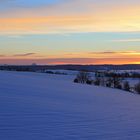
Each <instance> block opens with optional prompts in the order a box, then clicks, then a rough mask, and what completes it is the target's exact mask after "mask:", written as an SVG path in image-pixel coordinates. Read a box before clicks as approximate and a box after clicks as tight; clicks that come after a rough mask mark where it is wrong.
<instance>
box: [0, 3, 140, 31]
mask: <svg viewBox="0 0 140 140" xmlns="http://www.w3.org/2000/svg"><path fill="white" fill-rule="evenodd" d="M74 4H76V5H78V4H79V1H75V2H74V1H72V2H69V3H65V4H62V5H56V6H53V7H51V8H50V7H41V8H35V9H30V10H28V9H24V11H20V10H19V11H16V13H17V15H18V16H13V17H11V18H6V16H5V18H0V34H33V33H36V34H47V33H71V32H72V33H74V32H112V31H114V32H123V31H140V6H139V5H131V6H130V5H129V6H112V7H108V6H104V7H102V5H97V6H96V5H95V6H94V5H89V4H88V3H87V2H86V1H82V2H81V3H80V6H81V7H82V9H83V11H82V9H81V11H82V12H81V11H80V10H79V12H76V10H74V12H73V11H72V10H71V9H73V7H74ZM66 7H67V8H68V10H66ZM88 8H89V9H88ZM70 10H71V11H70ZM67 11H68V12H67ZM77 11H78V10H77ZM13 12H15V11H13ZM16 13H15V15H16ZM47 13H50V16H48V15H47Z"/></svg>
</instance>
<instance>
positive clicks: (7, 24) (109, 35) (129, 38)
mask: <svg viewBox="0 0 140 140" xmlns="http://www.w3.org/2000/svg"><path fill="white" fill-rule="evenodd" d="M32 63H37V64H49V65H50V64H130V63H131V64H140V0H117V1H116V0H30V1H29V0H0V64H32Z"/></svg>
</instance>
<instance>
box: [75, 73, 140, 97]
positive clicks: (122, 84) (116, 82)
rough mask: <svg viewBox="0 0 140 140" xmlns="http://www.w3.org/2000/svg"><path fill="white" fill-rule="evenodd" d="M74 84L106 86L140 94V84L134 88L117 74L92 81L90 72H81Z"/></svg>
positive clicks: (99, 77)
mask: <svg viewBox="0 0 140 140" xmlns="http://www.w3.org/2000/svg"><path fill="white" fill-rule="evenodd" d="M74 82H75V83H82V84H89V85H96V86H105V87H110V88H118V89H123V90H125V91H130V92H137V93H139V94H140V82H139V83H138V84H136V85H135V86H134V87H133V88H132V87H131V86H130V84H129V82H128V81H123V78H122V77H120V76H118V75H115V74H113V75H112V77H111V76H110V77H105V76H101V75H100V76H98V75H95V79H92V78H91V76H90V74H89V73H88V72H84V71H81V72H79V73H78V74H77V76H76V78H75V79H74Z"/></svg>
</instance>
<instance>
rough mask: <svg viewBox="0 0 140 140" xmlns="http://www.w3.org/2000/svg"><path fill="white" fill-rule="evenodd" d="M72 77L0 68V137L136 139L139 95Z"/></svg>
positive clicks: (16, 139) (139, 134) (20, 139)
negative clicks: (80, 81) (86, 82)
mask: <svg viewBox="0 0 140 140" xmlns="http://www.w3.org/2000/svg"><path fill="white" fill-rule="evenodd" d="M72 80H73V77H72V76H64V75H49V74H39V73H23V72H21V73H20V72H19V73H17V72H0V140H133V139H134V140H139V139H140V111H139V110H140V95H137V94H131V93H127V92H124V91H121V90H116V89H109V88H104V87H95V86H89V85H81V84H74V83H73V82H72Z"/></svg>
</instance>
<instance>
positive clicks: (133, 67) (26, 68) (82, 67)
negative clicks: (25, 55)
mask: <svg viewBox="0 0 140 140" xmlns="http://www.w3.org/2000/svg"><path fill="white" fill-rule="evenodd" d="M45 69H53V70H56V69H64V70H78V71H80V70H86V71H95V70H140V64H137V65H136V64H128V65H3V66H2V65H1V66H0V70H10V71H15V70H16V71H37V70H45Z"/></svg>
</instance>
